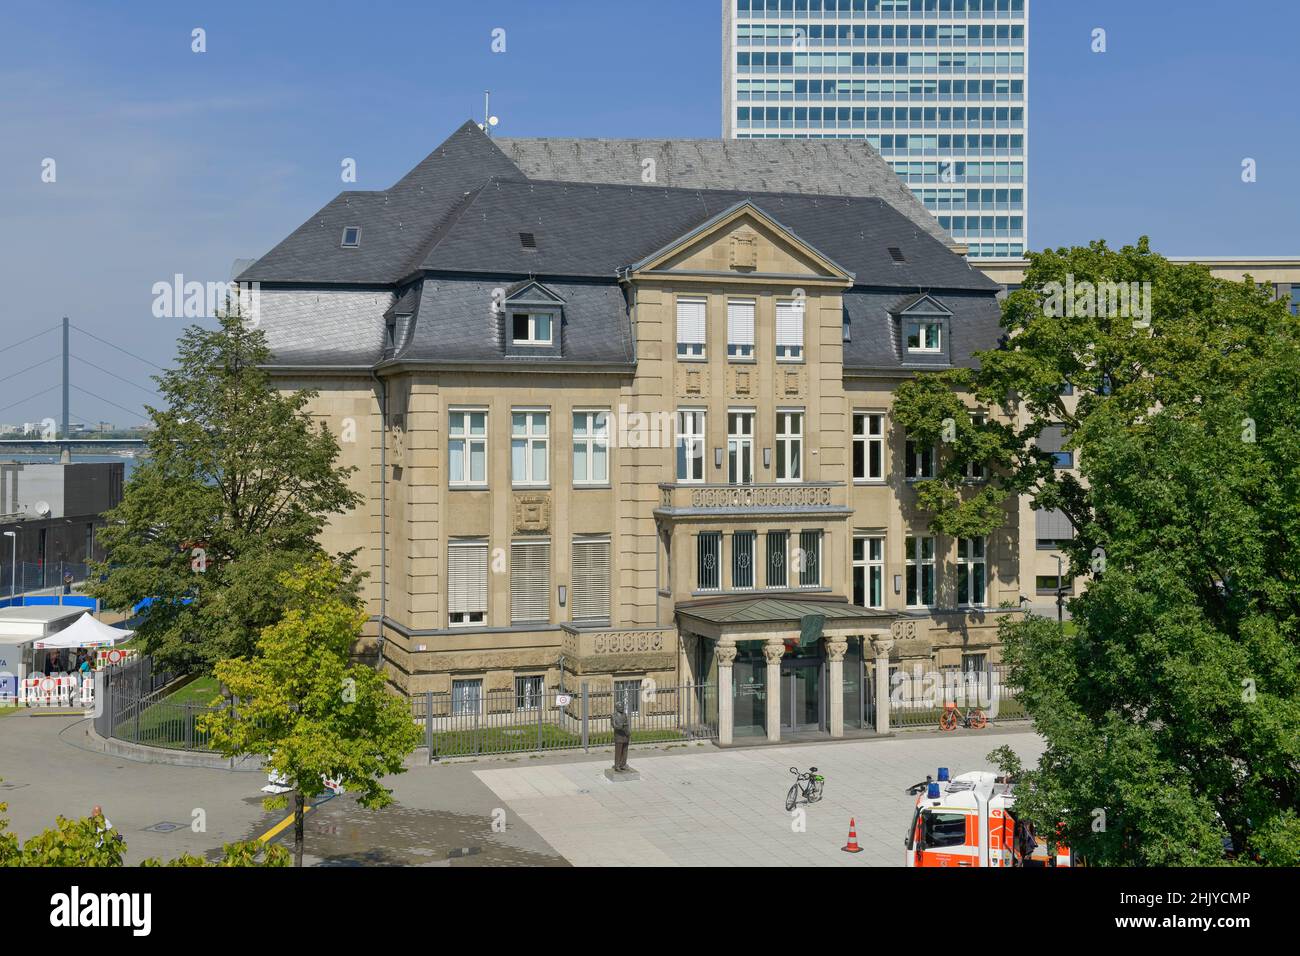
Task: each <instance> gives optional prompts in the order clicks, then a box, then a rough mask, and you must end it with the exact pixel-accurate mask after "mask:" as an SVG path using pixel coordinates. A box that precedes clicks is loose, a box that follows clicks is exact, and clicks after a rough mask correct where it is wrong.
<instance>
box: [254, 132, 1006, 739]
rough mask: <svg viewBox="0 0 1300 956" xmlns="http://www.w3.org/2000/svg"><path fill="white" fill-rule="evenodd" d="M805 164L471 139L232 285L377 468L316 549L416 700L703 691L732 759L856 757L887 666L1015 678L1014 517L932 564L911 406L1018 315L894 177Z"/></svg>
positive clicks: (862, 163) (834, 162) (323, 415)
mask: <svg viewBox="0 0 1300 956" xmlns="http://www.w3.org/2000/svg"><path fill="white" fill-rule="evenodd" d="M817 146H818V144H809V143H797V142H796V143H790V142H779V141H774V142H727V143H723V142H721V141H719V142H698V143H696V142H690V141H685V142H683V141H657V142H653V143H651V142H646V141H623V142H609V141H601V142H584V141H575V140H566V141H547V140H515V141H503V142H502V143H496V142H494V141H493V140H491V139H489V138H488V137H486V136H485V135H484V134H483V133H482V132H481V131H480V130H479V129H478V128H477V127H476V126H475V125H474V124H472V123H467V124H466V125H465V126H463V127H462V128H461V129H459V130H458V131H456V132H455V133H454V134H453V135H452V136H451V138H450V139H448V140H447V142H445V143H444V144H442V145H441V146H439V147H438V148H437V149H436V150H435V151H434V152H433V153H432V154H430V155H429V157H427V158H426V159H425V160H424V161H422V162H421V163H420V164H419V165H418V166H417V167H416V168H415V169H413V170H412V171H411V172H410V173H409V174H408V175H407V176H406V177H404V178H403V179H402V180H401V181H399V182H398V183H397V184H396V185H394V186H393V187H392V188H391V189H389V190H385V191H377V192H349V193H344V194H342V195H340V196H339V197H338V198H337V199H335V200H334V201H332V202H331V203H330V204H329V205H327V206H326V207H325V208H324V209H322V210H321V211H320V212H319V213H317V214H316V215H315V216H313V217H312V218H311V219H310V220H308V221H307V222H306V223H304V224H303V225H302V226H301V227H300V228H299V229H298V230H296V231H295V232H294V233H293V234H292V235H290V236H289V237H288V238H287V239H286V240H284V241H283V242H282V243H281V244H279V245H278V246H277V247H276V248H275V249H273V250H272V251H271V252H270V253H268V254H267V255H266V256H265V257H263V258H262V259H260V260H259V261H258V262H257V263H256V264H254V265H253V266H252V267H250V268H249V269H248V270H247V271H246V272H245V273H243V275H242V276H241V279H243V280H245V281H256V282H258V283H259V284H260V288H261V295H260V310H259V314H258V317H257V321H258V322H259V324H260V326H261V327H262V328H263V329H265V331H266V333H267V337H268V341H269V344H270V345H271V348H272V349H273V351H274V353H275V360H274V366H273V369H274V372H275V374H276V376H277V381H279V382H280V383H281V384H282V385H283V386H284V387H285V388H294V387H310V388H313V389H316V390H317V391H318V392H319V398H318V399H316V400H315V402H314V403H313V412H314V414H316V415H318V416H319V418H320V420H321V421H322V423H324V424H325V425H327V426H328V427H329V428H330V429H332V430H333V431H334V432H335V434H336V435H338V436H340V440H341V443H342V448H343V458H344V463H345V464H350V465H354V466H356V468H357V469H358V471H357V473H356V476H355V480H356V482H357V487H358V488H360V489H362V490H363V491H364V492H365V494H366V498H367V501H366V504H365V506H363V507H361V508H359V509H357V510H356V511H354V512H353V513H351V514H349V515H347V516H345V517H343V518H341V519H339V520H337V521H335V522H334V523H333V524H332V525H331V527H330V529H329V532H328V539H327V541H326V544H327V546H329V547H330V548H331V549H333V550H350V549H353V548H360V549H361V551H362V558H361V562H362V566H363V567H364V568H365V569H366V570H367V571H368V572H369V578H368V581H367V585H366V596H367V599H368V601H369V605H370V608H371V610H372V613H373V625H374V633H375V634H376V635H378V636H379V637H380V638H381V642H380V643H381V645H382V658H383V666H384V667H385V668H386V669H387V672H388V674H389V676H390V679H391V681H392V683H393V684H394V685H395V686H396V687H397V688H399V689H400V690H402V691H403V692H406V693H410V694H414V693H421V692H426V691H435V692H437V693H438V694H439V695H440V696H439V700H445V701H446V704H445V706H446V707H447V708H449V710H450V711H451V712H458V711H460V712H464V711H473V710H475V709H477V708H481V707H482V706H483V703H482V701H483V700H485V699H488V698H491V697H492V696H493V695H492V692H494V691H504V692H507V694H512V695H513V698H512V699H514V700H517V701H519V702H521V703H520V704H519V706H527V705H528V704H529V702H530V701H532V700H534V699H535V697H536V695H538V694H539V693H541V692H542V690H543V689H547V690H549V689H553V688H556V687H559V686H564V687H568V688H575V687H577V686H579V685H580V684H581V683H583V682H586V683H587V684H588V685H589V686H602V687H609V686H611V684H612V685H614V686H615V687H617V688H619V689H620V691H621V690H622V689H624V688H628V687H636V686H638V685H639V684H640V683H641V682H642V681H643V680H645V679H647V678H648V679H650V680H653V681H654V682H655V683H656V684H657V685H658V686H660V687H665V686H679V685H688V684H689V685H692V686H695V687H700V686H702V685H706V686H708V687H710V688H714V689H715V690H714V691H713V692H712V693H713V696H709V695H708V694H706V693H705V692H704V691H703V690H701V691H700V695H701V696H700V701H701V706H702V707H704V708H705V709H716V714H715V716H716V720H717V723H718V726H719V728H720V738H721V740H722V741H723V742H724V743H727V742H730V741H731V740H732V739H733V737H742V736H745V735H755V734H757V735H765V736H766V737H768V738H769V739H778V738H779V737H780V735H781V734H782V732H783V731H784V732H786V733H789V732H791V731H800V732H818V731H820V732H825V733H829V734H831V735H836V736H837V735H839V734H842V733H843V732H844V731H845V729H846V728H852V727H855V726H863V723H864V720H866V719H867V717H866V715H865V708H866V701H867V698H868V697H869V696H870V695H869V694H867V693H865V689H866V686H867V682H868V681H869V680H871V675H872V673H873V672H874V673H875V674H876V680H877V681H880V682H883V681H885V680H886V679H887V676H888V668H886V667H884V666H882V665H883V664H884V662H885V661H886V660H888V661H891V662H893V663H894V664H895V665H907V664H910V663H911V662H914V661H915V662H923V663H924V664H925V665H926V666H938V667H943V668H955V669H967V670H971V669H983V668H984V667H986V666H988V665H989V664H991V663H993V662H995V661H996V659H997V648H996V618H997V616H998V614H997V612H996V610H995V609H997V608H998V607H999V606H1000V605H1015V604H1016V602H1017V601H1018V599H1019V596H1020V585H1019V574H1018V568H1017V554H1018V547H1019V545H1018V534H1017V523H1018V522H1017V512H1016V507H1015V503H1014V502H1011V503H1009V505H1008V509H1007V523H1006V526H1005V527H1004V528H1003V529H1002V530H1000V531H999V532H998V533H997V534H995V535H992V536H990V537H988V538H987V539H973V540H953V539H948V538H944V537H935V536H933V535H931V534H930V532H929V531H928V530H927V527H926V520H925V518H924V516H922V515H920V514H918V513H917V511H916V509H915V495H914V492H913V490H912V488H911V485H912V484H913V483H914V482H915V481H916V480H918V479H923V478H924V477H926V476H927V475H929V474H931V473H932V472H933V469H934V467H935V462H936V458H935V456H936V455H937V454H939V453H940V451H939V450H938V449H934V448H929V447H918V446H917V445H916V444H915V443H913V442H910V441H909V440H908V438H907V436H906V435H904V434H902V432H901V431H900V429H899V428H898V427H897V426H896V424H895V423H894V422H893V420H892V416H891V405H892V399H893V394H894V391H895V389H896V388H897V386H898V384H899V383H900V382H901V381H903V380H904V379H905V378H907V377H908V376H910V375H913V374H914V373H915V372H917V371H918V370H922V369H936V368H945V367H950V366H961V365H967V364H969V363H970V362H971V361H972V358H971V356H972V353H973V352H975V351H977V350H980V349H986V348H990V347H993V346H994V345H996V342H997V338H998V334H999V327H998V315H999V308H998V302H997V297H996V296H997V292H998V288H999V287H998V286H997V285H996V284H995V283H994V282H993V281H991V280H990V279H988V278H986V277H985V276H984V275H983V274H981V273H980V272H978V271H975V270H973V269H972V268H971V267H970V266H969V265H968V263H967V262H966V261H965V260H964V259H963V258H962V257H961V255H960V254H958V252H955V251H954V250H953V248H952V247H951V244H950V243H949V242H945V241H944V239H943V237H942V236H939V235H936V234H935V226H934V220H933V218H932V217H930V216H929V214H928V213H926V212H925V210H924V209H923V208H921V207H920V206H919V204H917V203H916V202H915V201H914V199H913V198H912V197H911V195H910V193H908V192H907V190H906V189H905V187H902V186H901V184H900V183H899V182H898V181H897V179H895V178H893V177H892V174H890V173H889V171H888V168H887V167H884V166H883V164H882V161H881V160H880V159H879V157H878V156H876V155H875V154H874V153H873V152H872V151H871V149H870V147H868V146H867V145H866V144H861V143H856V144H830V145H827V146H825V147H822V148H820V149H819V148H817ZM647 159H648V160H651V162H649V163H647V162H646V160H647ZM882 170H883V171H882ZM647 171H649V173H650V175H647ZM543 177H545V178H543ZM647 180H649V181H648V182H647ZM810 184H811V187H810ZM809 188H813V189H815V190H817V191H814V192H809V191H808V189H809ZM900 197H905V198H900ZM979 480H980V476H979V475H978V474H975V475H972V481H976V482H977V481H979ZM875 686H876V687H881V686H883V683H878V684H876V685H875ZM443 695H445V696H443Z"/></svg>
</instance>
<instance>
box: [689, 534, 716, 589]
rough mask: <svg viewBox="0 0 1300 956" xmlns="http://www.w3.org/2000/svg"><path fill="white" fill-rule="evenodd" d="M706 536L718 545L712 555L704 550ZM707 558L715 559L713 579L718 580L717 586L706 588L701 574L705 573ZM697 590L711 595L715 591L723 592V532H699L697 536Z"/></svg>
mask: <svg viewBox="0 0 1300 956" xmlns="http://www.w3.org/2000/svg"><path fill="white" fill-rule="evenodd" d="M706 536H707V538H708V540H709V541H710V542H716V545H717V546H716V548H714V549H713V550H712V553H711V554H710V555H706V554H705V550H704V541H705V538H706ZM706 557H712V558H713V562H714V564H713V577H714V579H715V580H716V583H715V584H712V585H708V586H705V585H704V584H703V583H702V581H703V575H702V573H701V572H702V571H704V569H705V567H706V565H705V563H704V559H705V558H706ZM695 590H696V591H699V592H707V593H709V594H712V593H713V592H715V591H721V590H722V532H721V531H701V532H699V534H697V535H696V536H695Z"/></svg>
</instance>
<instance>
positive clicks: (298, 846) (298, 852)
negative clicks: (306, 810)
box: [293, 790, 306, 866]
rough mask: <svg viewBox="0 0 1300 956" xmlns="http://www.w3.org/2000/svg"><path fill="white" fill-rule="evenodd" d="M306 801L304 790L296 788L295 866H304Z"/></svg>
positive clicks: (294, 815) (294, 814) (294, 818)
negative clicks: (303, 826)
mask: <svg viewBox="0 0 1300 956" xmlns="http://www.w3.org/2000/svg"><path fill="white" fill-rule="evenodd" d="M305 802H306V801H305V800H304V799H303V796H302V791H301V790H295V791H294V792H293V865H294V866H302V843H303V832H302V816H303V804H304V803H305Z"/></svg>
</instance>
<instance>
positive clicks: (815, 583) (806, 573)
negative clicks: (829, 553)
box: [794, 528, 826, 588]
mask: <svg viewBox="0 0 1300 956" xmlns="http://www.w3.org/2000/svg"><path fill="white" fill-rule="evenodd" d="M805 536H806V537H805ZM806 541H816V542H817V550H816V553H815V554H814V553H813V551H812V550H811V549H808V548H805V547H804V543H805V542H806ZM809 555H813V557H815V558H816V564H815V567H814V566H813V564H812V562H810V561H809V560H808V556H809ZM795 557H796V560H795V562H794V563H795V567H796V568H797V570H798V571H799V587H801V588H819V587H821V586H822V568H823V566H824V565H825V563H826V532H825V531H823V530H821V529H820V528H803V529H801V530H800V531H799V546H798V547H797V548H795ZM810 571H811V572H813V573H810Z"/></svg>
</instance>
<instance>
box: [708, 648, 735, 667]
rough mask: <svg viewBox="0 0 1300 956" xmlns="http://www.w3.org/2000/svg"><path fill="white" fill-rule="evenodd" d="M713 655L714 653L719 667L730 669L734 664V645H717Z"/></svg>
mask: <svg viewBox="0 0 1300 956" xmlns="http://www.w3.org/2000/svg"><path fill="white" fill-rule="evenodd" d="M713 653H715V654H716V655H717V656H718V666H719V667H730V666H731V665H732V664H734V663H735V662H736V645H735V644H719V645H718V646H717V647H716V648H714V651H713Z"/></svg>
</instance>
